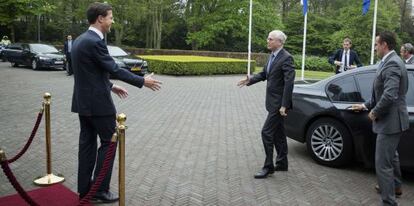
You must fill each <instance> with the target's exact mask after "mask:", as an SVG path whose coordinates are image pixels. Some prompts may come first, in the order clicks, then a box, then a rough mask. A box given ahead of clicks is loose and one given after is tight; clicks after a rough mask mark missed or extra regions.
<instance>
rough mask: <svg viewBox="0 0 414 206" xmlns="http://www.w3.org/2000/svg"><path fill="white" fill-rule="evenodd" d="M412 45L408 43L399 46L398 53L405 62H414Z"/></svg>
mask: <svg viewBox="0 0 414 206" xmlns="http://www.w3.org/2000/svg"><path fill="white" fill-rule="evenodd" d="M413 54H414V47H413V45H412V44H410V43H405V44H403V45H402V46H401V49H400V55H401V58H402V59H403V60H404V62H405V63H406V64H414V55H413Z"/></svg>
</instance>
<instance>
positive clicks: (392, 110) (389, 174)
mask: <svg viewBox="0 0 414 206" xmlns="http://www.w3.org/2000/svg"><path fill="white" fill-rule="evenodd" d="M395 47H396V37H395V34H393V33H391V32H382V33H380V34H379V35H378V36H377V37H376V40H375V49H376V51H377V55H378V57H380V58H382V60H381V62H380V64H379V66H378V70H377V76H376V78H375V79H374V85H373V91H372V97H371V100H370V101H368V102H366V103H365V104H357V105H353V109H355V110H362V109H368V110H370V112H369V114H368V117H369V118H370V119H371V120H372V128H373V131H374V132H375V133H377V141H376V148H375V171H376V173H377V179H378V186H377V187H376V189H377V191H378V192H380V193H381V198H382V205H397V202H396V200H395V196H396V195H401V194H402V191H401V171H400V162H399V158H398V152H397V146H398V143H399V142H400V138H401V135H402V133H403V131H405V130H407V129H408V128H409V121H408V112H407V103H406V97H405V96H406V93H407V90H408V77H407V70H406V68H405V64H404V62H403V61H402V60H401V58H400V57H398V55H397V53H396V52H395V51H394V49H395Z"/></svg>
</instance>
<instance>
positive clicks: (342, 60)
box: [328, 38, 362, 74]
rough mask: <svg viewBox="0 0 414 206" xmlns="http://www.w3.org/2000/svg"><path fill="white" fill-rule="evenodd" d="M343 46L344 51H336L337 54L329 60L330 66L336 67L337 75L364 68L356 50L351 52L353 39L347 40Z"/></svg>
mask: <svg viewBox="0 0 414 206" xmlns="http://www.w3.org/2000/svg"><path fill="white" fill-rule="evenodd" d="M342 46H343V49H338V50H336V52H335V53H334V54H333V55H332V56H330V57H329V59H328V62H329V63H330V64H332V65H335V66H336V70H335V73H336V74H339V73H341V72H344V71H347V70H348V69H354V68H356V67H360V66H362V63H361V61H360V60H359V57H358V54H357V53H356V52H355V51H354V50H351V47H352V41H351V39H350V38H345V39H344V42H343V44H342Z"/></svg>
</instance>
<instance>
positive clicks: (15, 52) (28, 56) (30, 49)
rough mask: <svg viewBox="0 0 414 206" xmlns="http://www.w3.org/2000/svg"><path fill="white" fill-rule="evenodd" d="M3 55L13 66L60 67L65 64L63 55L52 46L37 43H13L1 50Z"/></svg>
mask: <svg viewBox="0 0 414 206" xmlns="http://www.w3.org/2000/svg"><path fill="white" fill-rule="evenodd" d="M3 55H4V56H5V58H6V59H7V61H9V62H10V63H11V65H12V66H13V67H17V66H19V65H24V66H30V67H31V68H32V69H34V70H36V69H40V68H60V69H62V68H63V67H64V65H65V57H64V55H63V53H62V52H60V51H58V50H57V49H56V48H55V47H54V46H52V45H47V44H37V43H14V44H11V45H9V46H8V47H7V48H6V49H4V50H3Z"/></svg>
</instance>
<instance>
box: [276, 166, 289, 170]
mask: <svg viewBox="0 0 414 206" xmlns="http://www.w3.org/2000/svg"><path fill="white" fill-rule="evenodd" d="M275 171H288V167H287V166H280V165H276V167H275Z"/></svg>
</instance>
